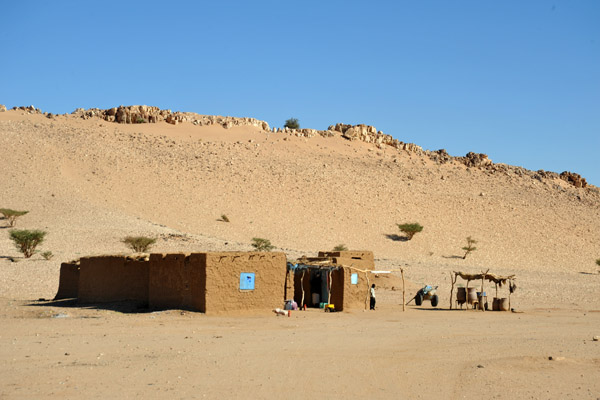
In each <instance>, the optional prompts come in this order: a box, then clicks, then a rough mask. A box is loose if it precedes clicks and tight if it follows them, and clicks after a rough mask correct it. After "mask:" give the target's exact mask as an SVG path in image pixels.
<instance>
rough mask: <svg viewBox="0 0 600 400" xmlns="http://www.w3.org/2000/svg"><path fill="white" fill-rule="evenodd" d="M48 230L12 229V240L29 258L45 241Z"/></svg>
mask: <svg viewBox="0 0 600 400" xmlns="http://www.w3.org/2000/svg"><path fill="white" fill-rule="evenodd" d="M45 236H46V232H44V231H39V230H33V231H30V230H27V229H23V230H18V229H13V230H12V231H10V240H12V241H13V242H14V243H15V246H16V247H17V249H18V250H19V251H20V252H21V253H23V256H25V258H29V257H31V256H32V255H33V253H34V252H35V248H36V247H37V246H38V245H39V244H42V243H43V242H44V237H45Z"/></svg>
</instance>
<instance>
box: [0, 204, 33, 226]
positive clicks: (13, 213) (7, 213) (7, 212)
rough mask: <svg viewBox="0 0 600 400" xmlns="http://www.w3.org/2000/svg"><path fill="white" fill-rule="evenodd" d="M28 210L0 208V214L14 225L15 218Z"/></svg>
mask: <svg viewBox="0 0 600 400" xmlns="http://www.w3.org/2000/svg"><path fill="white" fill-rule="evenodd" d="M28 212H29V211H17V210H11V209H10V208H0V214H2V215H4V218H6V219H7V220H8V224H9V225H10V226H15V223H16V222H17V218H19V217H21V216H23V215H25V214H27V213H28Z"/></svg>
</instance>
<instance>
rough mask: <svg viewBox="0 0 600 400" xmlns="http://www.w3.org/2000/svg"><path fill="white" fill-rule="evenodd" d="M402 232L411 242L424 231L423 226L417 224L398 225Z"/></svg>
mask: <svg viewBox="0 0 600 400" xmlns="http://www.w3.org/2000/svg"><path fill="white" fill-rule="evenodd" d="M396 225H398V228H399V229H400V231H401V232H403V233H404V234H405V235H406V238H407V239H408V240H411V239H412V238H413V236H415V235H416V234H417V233H419V232H421V231H422V230H423V226H422V225H421V224H419V223H417V222H414V223H411V224H396Z"/></svg>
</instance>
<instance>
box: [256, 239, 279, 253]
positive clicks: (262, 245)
mask: <svg viewBox="0 0 600 400" xmlns="http://www.w3.org/2000/svg"><path fill="white" fill-rule="evenodd" d="M252 247H254V248H255V249H256V251H271V250H273V249H274V248H275V246H273V245H272V244H271V241H270V240H269V239H263V238H252Z"/></svg>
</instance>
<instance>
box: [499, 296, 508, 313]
mask: <svg viewBox="0 0 600 400" xmlns="http://www.w3.org/2000/svg"><path fill="white" fill-rule="evenodd" d="M498 308H499V309H500V311H508V299H507V298H506V297H503V298H501V299H498Z"/></svg>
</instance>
